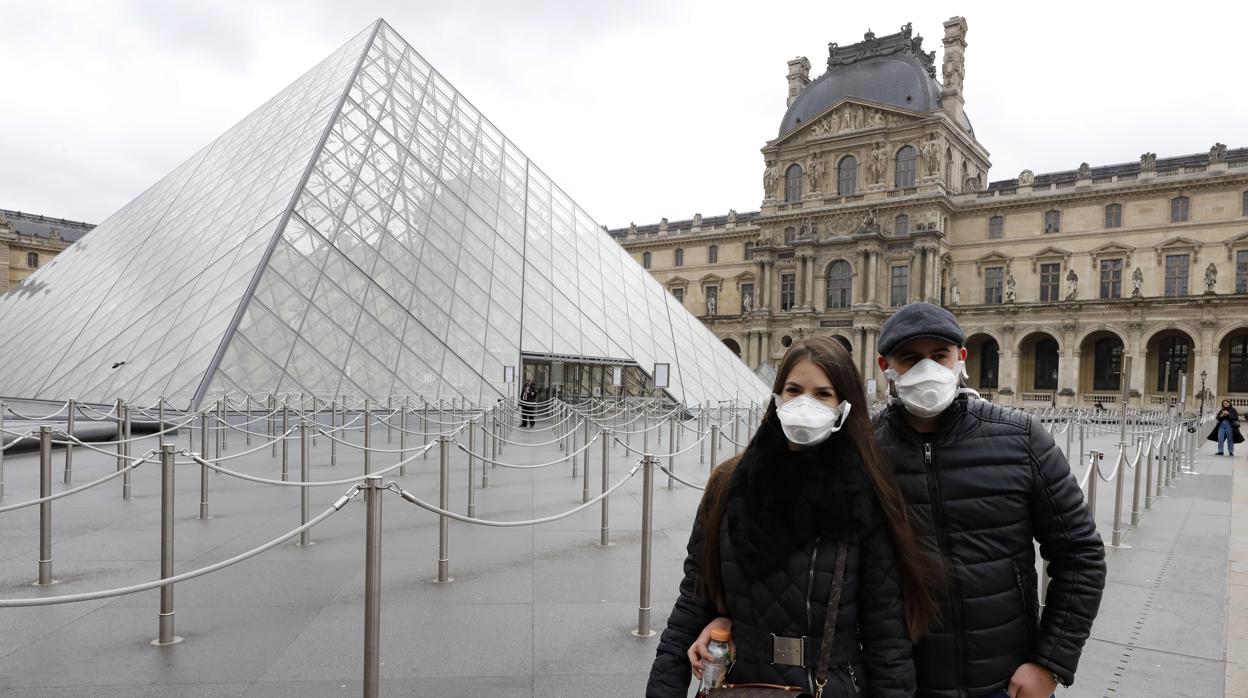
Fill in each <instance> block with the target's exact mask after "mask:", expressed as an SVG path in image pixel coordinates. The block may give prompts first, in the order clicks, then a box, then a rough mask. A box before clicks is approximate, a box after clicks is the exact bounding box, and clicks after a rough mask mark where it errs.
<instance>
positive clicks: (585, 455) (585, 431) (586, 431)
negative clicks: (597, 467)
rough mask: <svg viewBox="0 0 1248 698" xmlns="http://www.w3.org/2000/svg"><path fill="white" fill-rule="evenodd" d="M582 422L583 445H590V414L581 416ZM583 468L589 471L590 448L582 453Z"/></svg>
mask: <svg viewBox="0 0 1248 698" xmlns="http://www.w3.org/2000/svg"><path fill="white" fill-rule="evenodd" d="M581 424H582V425H583V426H582V429H581V445H582V446H589V416H588V415H586V416H583V417H581ZM581 468H582V469H583V470H585V471H586V472H588V471H589V451H588V450H587V451H585V452H584V453H582V454H581Z"/></svg>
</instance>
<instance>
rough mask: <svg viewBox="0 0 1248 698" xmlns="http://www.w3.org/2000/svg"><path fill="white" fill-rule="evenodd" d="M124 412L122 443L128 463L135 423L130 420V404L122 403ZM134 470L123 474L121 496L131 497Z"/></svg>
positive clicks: (124, 497) (127, 462)
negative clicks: (131, 479)
mask: <svg viewBox="0 0 1248 698" xmlns="http://www.w3.org/2000/svg"><path fill="white" fill-rule="evenodd" d="M122 413H123V414H124V415H125V416H124V417H123V419H122V428H123V430H124V432H125V434H124V437H123V443H122V449H121V451H122V454H123V455H124V460H125V461H126V464H127V465H129V463H130V436H131V434H132V427H133V426H134V423H133V422H132V421H131V420H130V405H127V404H125V403H122ZM132 472H133V471H131V470H127V471H126V472H124V473H122V475H121V498H122V499H130V474H131V473H132Z"/></svg>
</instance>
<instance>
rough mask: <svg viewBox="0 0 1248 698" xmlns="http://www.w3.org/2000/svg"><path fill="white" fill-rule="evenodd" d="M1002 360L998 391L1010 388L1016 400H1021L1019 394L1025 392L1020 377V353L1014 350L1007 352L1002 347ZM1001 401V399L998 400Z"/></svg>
mask: <svg viewBox="0 0 1248 698" xmlns="http://www.w3.org/2000/svg"><path fill="white" fill-rule="evenodd" d="M1000 350H1001V354H1000V356H1001V359H1000V363H999V364H998V365H997V391H998V392H1000V391H1001V389H1002V388H1009V389H1010V390H1012V391H1014V400H1015V401H1017V400H1018V399H1019V397H1018V395H1019V393H1021V392H1023V384H1022V380H1020V379H1019V376H1018V352H1016V351H1014V350H1012V349H1011V350H1006V349H1005V347H1000ZM998 400H999V398H998Z"/></svg>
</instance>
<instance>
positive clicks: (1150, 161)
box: [1140, 153, 1157, 172]
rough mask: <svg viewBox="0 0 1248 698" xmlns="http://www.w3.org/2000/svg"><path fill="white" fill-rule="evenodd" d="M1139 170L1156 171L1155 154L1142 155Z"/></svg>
mask: <svg viewBox="0 0 1248 698" xmlns="http://www.w3.org/2000/svg"><path fill="white" fill-rule="evenodd" d="M1140 169H1141V170H1143V171H1145V172H1152V171H1154V170H1156V169H1157V153H1144V154H1143V155H1141V156H1140Z"/></svg>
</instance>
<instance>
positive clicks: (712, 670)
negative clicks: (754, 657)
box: [698, 628, 732, 698]
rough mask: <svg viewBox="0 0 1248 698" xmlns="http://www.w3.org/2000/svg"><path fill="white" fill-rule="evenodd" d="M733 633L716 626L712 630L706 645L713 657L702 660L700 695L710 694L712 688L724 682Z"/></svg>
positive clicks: (700, 697)
mask: <svg viewBox="0 0 1248 698" xmlns="http://www.w3.org/2000/svg"><path fill="white" fill-rule="evenodd" d="M730 637H732V634H731V633H729V632H728V631H727V630H723V629H720V628H715V629H714V630H712V631H711V642H710V644H708V645H707V646H706V647H707V649H708V650H710V652H711V658H710V659H706V660H703V662H702V682H701V683H699V684H698V697H699V698H702V696H707V695H710V691H711V689H712V688H718V687H719V686H721V685H723V683H724V675H725V674H727V673H728V671H727V670H728V638H730Z"/></svg>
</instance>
